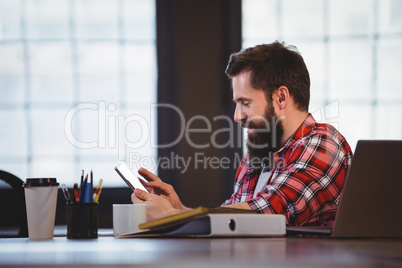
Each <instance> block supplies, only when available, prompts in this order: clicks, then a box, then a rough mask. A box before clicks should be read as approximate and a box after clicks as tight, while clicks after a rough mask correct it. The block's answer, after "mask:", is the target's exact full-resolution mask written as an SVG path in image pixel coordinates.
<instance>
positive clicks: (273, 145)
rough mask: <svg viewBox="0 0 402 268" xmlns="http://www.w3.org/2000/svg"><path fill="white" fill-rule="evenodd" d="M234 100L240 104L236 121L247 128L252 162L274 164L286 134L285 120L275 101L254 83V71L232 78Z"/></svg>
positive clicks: (258, 165) (257, 164)
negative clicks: (278, 113) (277, 112)
mask: <svg viewBox="0 0 402 268" xmlns="http://www.w3.org/2000/svg"><path fill="white" fill-rule="evenodd" d="M232 84H233V101H234V102H235V103H236V110H235V113H234V120H235V121H236V122H238V123H240V124H241V126H242V127H243V128H247V134H248V135H247V136H248V137H247V150H248V157H249V161H250V165H252V166H254V167H260V166H261V165H262V164H263V163H265V164H269V163H272V160H271V159H270V157H272V153H273V152H275V151H277V150H278V149H279V141H280V139H281V137H282V134H283V126H282V123H281V121H280V120H279V119H278V117H277V116H276V114H275V111H274V107H273V106H272V103H269V102H268V101H267V100H266V97H265V93H264V91H262V90H257V89H255V88H253V87H252V86H251V84H250V72H243V73H241V74H239V75H237V76H235V77H233V78H232Z"/></svg>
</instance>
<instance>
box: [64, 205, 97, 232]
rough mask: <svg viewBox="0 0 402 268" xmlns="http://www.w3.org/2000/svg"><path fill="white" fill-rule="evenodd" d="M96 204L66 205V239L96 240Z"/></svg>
mask: <svg viewBox="0 0 402 268" xmlns="http://www.w3.org/2000/svg"><path fill="white" fill-rule="evenodd" d="M98 206H99V204H98V203H67V238H68V239H80V238H98Z"/></svg>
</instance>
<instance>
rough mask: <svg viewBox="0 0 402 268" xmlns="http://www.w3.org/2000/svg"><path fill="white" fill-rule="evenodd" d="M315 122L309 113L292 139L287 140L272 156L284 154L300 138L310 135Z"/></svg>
mask: <svg viewBox="0 0 402 268" xmlns="http://www.w3.org/2000/svg"><path fill="white" fill-rule="evenodd" d="M315 124H316V121H315V119H314V117H313V115H312V114H311V113H309V114H308V116H307V117H306V119H305V120H304V121H303V123H302V124H301V125H300V127H299V128H298V129H297V130H296V131H295V133H294V134H293V136H292V137H290V138H289V139H288V141H287V142H286V144H285V145H284V146H283V147H282V148H281V149H279V150H278V151H276V152H275V154H274V155H280V154H284V153H285V152H286V151H287V150H288V149H289V148H292V147H293V145H294V144H295V143H296V142H297V141H299V140H300V139H301V138H303V137H304V136H306V134H307V133H310V131H311V130H313V129H314V127H315Z"/></svg>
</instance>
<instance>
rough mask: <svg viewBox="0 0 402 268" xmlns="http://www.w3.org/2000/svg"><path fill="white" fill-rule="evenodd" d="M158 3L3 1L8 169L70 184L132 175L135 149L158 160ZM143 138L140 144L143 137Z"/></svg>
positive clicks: (2, 139)
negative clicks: (124, 167)
mask: <svg viewBox="0 0 402 268" xmlns="http://www.w3.org/2000/svg"><path fill="white" fill-rule="evenodd" d="M155 38H156V37H155V3H154V1H147V0H76V1H71V0H59V1H52V0H22V1H14V0H3V1H1V2H0V59H1V60H0V88H1V91H0V92H1V97H0V124H1V127H0V169H2V170H6V171H8V172H11V173H13V174H15V175H17V176H18V177H20V178H21V179H23V180H25V178H27V177H56V178H57V179H58V181H59V182H61V183H66V185H67V186H68V187H72V186H73V183H74V182H78V180H79V178H80V175H81V170H82V169H84V170H85V172H86V173H89V172H90V170H93V172H94V179H95V183H97V181H98V180H99V179H100V178H103V179H104V185H105V186H120V185H121V186H122V185H124V183H123V182H122V180H121V179H120V178H119V177H118V175H117V174H116V173H115V171H114V170H113V166H114V164H115V163H116V162H117V160H119V159H125V160H127V158H129V157H131V155H132V154H133V153H141V155H143V156H149V157H150V158H151V157H153V158H155V155H156V150H155V149H154V148H152V146H151V143H150V141H149V138H148V137H145V138H147V140H145V139H144V138H143V137H141V135H139V134H138V133H144V131H143V129H142V128H144V127H147V128H148V129H147V130H146V131H147V133H148V134H149V136H151V137H152V135H153V134H152V133H154V132H155V131H156V129H155V126H156V124H155V126H153V127H152V129H151V128H150V126H148V125H144V124H142V122H143V121H144V120H145V121H146V122H152V120H150V116H151V110H150V104H151V103H155V102H156V44H155V43H156V42H155ZM139 142H141V145H142V146H137V147H140V148H136V145H138V144H139Z"/></svg>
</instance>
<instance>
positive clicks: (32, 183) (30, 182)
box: [23, 178, 59, 187]
mask: <svg viewBox="0 0 402 268" xmlns="http://www.w3.org/2000/svg"><path fill="white" fill-rule="evenodd" d="M23 186H24V187H38V186H59V183H58V182H57V180H56V178H29V179H27V180H26V182H25V183H24V185H23Z"/></svg>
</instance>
